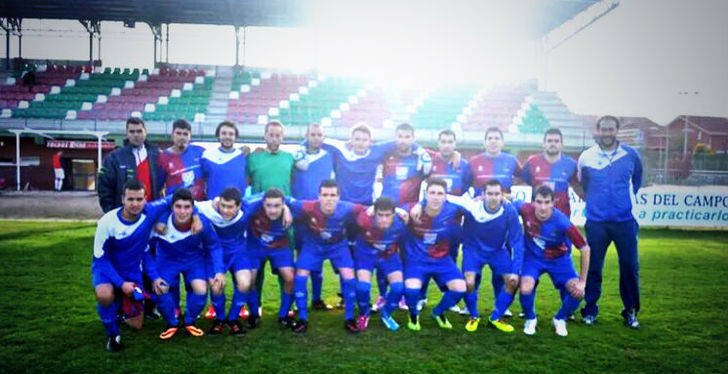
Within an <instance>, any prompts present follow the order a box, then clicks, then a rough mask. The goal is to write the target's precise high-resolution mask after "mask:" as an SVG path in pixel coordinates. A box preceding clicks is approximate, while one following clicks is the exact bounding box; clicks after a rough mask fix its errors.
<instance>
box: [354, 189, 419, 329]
mask: <svg viewBox="0 0 728 374" xmlns="http://www.w3.org/2000/svg"><path fill="white" fill-rule="evenodd" d="M356 224H357V226H358V228H359V230H358V232H357V237H356V244H355V245H354V263H355V266H356V278H357V280H358V282H357V286H356V298H357V301H358V303H359V319H358V321H357V327H358V328H359V331H364V330H366V328H367V325H368V324H369V311H370V307H369V305H370V304H369V303H370V301H371V289H372V272H373V271H374V269H375V268H376V269H377V272H381V273H382V274H385V275H386V276H387V281H388V282H389V291H388V292H387V294H386V302H385V303H384V305H383V306H382V308H381V309H380V310H381V313H382V314H381V318H382V322H384V325H385V326H387V328H388V329H390V330H392V331H394V330H397V329H399V324H397V322H396V321H395V320H394V318H392V311H394V309H395V308H396V307H397V303H398V302H399V300H400V298H401V297H402V293H403V290H404V284H403V283H402V262H401V259H400V255H399V247H400V240H401V238H402V235H403V234H404V233H405V231H406V230H407V228H406V226H405V225H406V223H405V222H404V221H402V218H400V217H398V216H397V215H395V205H394V202H393V201H392V200H391V199H389V198H386V197H380V198H379V199H377V200H376V201H375V202H374V215H373V216H372V215H371V214H370V213H369V212H368V211H364V212H361V213H359V216H358V217H357V219H356Z"/></svg>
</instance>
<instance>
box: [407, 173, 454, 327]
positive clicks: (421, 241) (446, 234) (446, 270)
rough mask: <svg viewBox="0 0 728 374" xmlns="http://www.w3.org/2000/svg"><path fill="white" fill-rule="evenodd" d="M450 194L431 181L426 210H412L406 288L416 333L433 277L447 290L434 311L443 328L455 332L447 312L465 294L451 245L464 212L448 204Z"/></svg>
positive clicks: (418, 207)
mask: <svg viewBox="0 0 728 374" xmlns="http://www.w3.org/2000/svg"><path fill="white" fill-rule="evenodd" d="M446 190H447V183H446V182H445V181H444V180H442V179H439V178H430V179H428V181H427V189H426V190H425V196H426V198H427V200H426V202H425V207H424V209H422V205H420V204H416V205H415V206H414V207H413V208H412V209H413V213H412V221H411V222H410V224H409V230H408V231H407V234H406V235H405V242H404V243H405V244H404V248H405V258H404V268H405V269H404V277H405V281H404V286H405V299H406V300H407V306H408V307H409V312H410V321H409V323H408V324H407V328H409V329H410V330H414V331H419V330H420V320H419V310H418V309H417V302H418V301H419V299H420V288H421V287H422V281H423V279H425V277H427V276H432V277H434V278H435V281H436V282H437V283H438V284H439V285H446V286H447V291H445V294H444V295H443V297H442V299H441V300H440V303H439V304H437V306H435V308H433V309H432V317H433V318H434V319H435V321H437V324H438V325H439V326H440V327H441V328H444V329H452V324H450V321H448V320H447V317H445V312H446V311H447V310H448V309H449V308H450V307H451V306H453V305H455V304H457V303H458V302H459V301H460V299H462V297H463V295H464V294H465V289H466V288H465V280H464V279H463V276H462V274H461V273H460V270H459V269H458V267H457V265H455V261H453V259H452V257H450V242H451V241H452V240H453V236H454V235H455V232H456V230H457V226H456V225H455V223H454V220H453V218H454V217H455V216H456V215H457V214H462V213H464V211H463V210H462V209H461V208H460V207H458V206H457V205H455V204H452V203H449V202H447V201H445V198H446V197H445V196H446V195H445V193H446ZM419 212H421V214H419Z"/></svg>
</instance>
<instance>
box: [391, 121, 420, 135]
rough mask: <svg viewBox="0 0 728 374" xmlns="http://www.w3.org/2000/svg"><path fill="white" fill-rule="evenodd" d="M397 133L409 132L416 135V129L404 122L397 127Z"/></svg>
mask: <svg viewBox="0 0 728 374" xmlns="http://www.w3.org/2000/svg"><path fill="white" fill-rule="evenodd" d="M395 131H409V132H411V133H413V134H414V133H415V128H414V127H412V125H410V124H409V123H407V122H403V123H400V124H399V125H397V128H396V129H395Z"/></svg>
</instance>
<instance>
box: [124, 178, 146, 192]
mask: <svg viewBox="0 0 728 374" xmlns="http://www.w3.org/2000/svg"><path fill="white" fill-rule="evenodd" d="M126 190H132V191H140V190H141V191H143V190H145V188H144V184H143V183H142V182H140V181H138V180H136V179H129V180H127V181H126V183H124V189H123V193H122V194H124V193H126Z"/></svg>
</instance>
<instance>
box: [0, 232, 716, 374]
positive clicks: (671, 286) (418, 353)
mask: <svg viewBox="0 0 728 374" xmlns="http://www.w3.org/2000/svg"><path fill="white" fill-rule="evenodd" d="M0 227H2V229H1V230H0V284H2V285H3V288H2V291H0V310H2V311H3V312H4V315H3V317H2V318H0V372H5V373H20V372H54V373H55V372H74V373H81V372H121V373H159V372H215V373H227V372H233V371H234V372H241V371H246V372H302V371H306V372H331V373H352V372H361V373H371V372H400V373H401V372H416V373H431V372H449V373H451V372H460V371H463V372H480V373H482V372H498V373H500V372H504V373H505V372H507V373H536V372H538V373H564V372H589V373H594V372H611V373H621V372H641V373H662V374H664V373H716V372H726V371H728V312H727V310H728V283H727V282H726V280H728V246H727V245H726V243H728V233H725V232H686V231H662V230H659V231H658V230H655V231H652V230H643V231H642V232H641V238H640V239H641V241H640V251H641V257H640V261H641V276H642V281H641V284H642V303H643V304H642V305H643V307H642V308H643V310H642V313H641V314H640V321H641V322H642V328H641V329H640V330H637V331H634V330H629V329H626V328H625V327H623V326H622V324H621V319H620V318H619V317H618V313H619V310H620V308H621V302H620V299H619V293H618V288H619V287H618V281H619V280H618V279H619V278H618V272H617V259H616V255H615V252H614V251H613V250H610V252H609V255H608V258H607V263H606V270H605V275H604V282H605V289H604V294H603V297H602V302H601V314H600V316H599V323H598V324H597V326H595V327H586V326H584V325H582V324H581V323H580V322H572V323H569V326H568V327H569V336H568V337H567V338H559V337H557V336H555V335H554V333H553V332H552V330H551V328H550V327H551V326H550V317H551V316H552V315H553V314H554V313H555V311H556V310H557V308H558V304H559V302H558V296H557V293H556V292H555V290H554V289H553V288H552V287H551V285H550V282H549V281H546V282H542V286H541V288H540V290H539V294H538V298H537V302H536V307H537V311H538V313H539V316H540V320H539V322H540V325H539V329H538V333H537V334H536V336H533V337H527V336H524V335H523V334H522V333H521V332H520V329H521V328H522V326H523V325H522V321H521V320H520V319H518V318H517V317H515V318H513V321H514V324H515V327H516V328H517V332H516V333H513V334H510V335H506V334H503V333H498V332H496V331H494V330H491V329H487V328H482V327H481V329H480V330H479V331H477V333H475V334H470V333H467V332H465V330H464V328H463V327H464V325H465V322H466V318H465V317H461V316H451V317H450V320H451V322H453V325H454V326H455V329H454V330H452V331H444V330H440V329H438V328H437V327H436V324H435V322H434V321H433V320H431V319H430V318H429V317H428V316H429V312H428V311H425V314H424V315H423V319H422V325H423V326H422V327H423V331H421V332H419V333H413V332H410V331H408V330H406V328H405V326H403V329H401V330H400V331H398V332H394V333H393V332H390V331H387V330H386V329H385V328H384V327H383V326H382V324H381V323H380V321H379V320H378V319H376V318H374V319H372V322H371V324H370V326H371V327H370V329H369V331H367V332H365V333H363V334H359V335H349V334H348V333H346V332H345V331H344V329H343V321H342V316H341V311H334V312H312V315H311V318H310V319H311V325H310V328H309V331H308V333H306V334H305V335H294V334H293V333H291V332H290V331H283V330H280V329H279V328H278V326H277V325H276V323H275V316H274V311H275V310H276V308H277V300H278V297H277V282H273V281H268V282H267V284H266V288H265V296H266V299H267V302H265V310H266V314H265V315H264V321H263V325H262V326H261V328H260V329H258V330H254V331H252V332H249V333H248V334H247V335H246V336H244V337H240V338H239V337H231V336H228V335H223V336H205V337H203V338H192V337H188V336H186V335H185V334H180V336H177V337H175V338H174V339H173V340H172V341H171V342H161V341H159V339H157V335H158V334H159V332H160V331H161V329H162V327H163V323H162V322H161V321H154V322H151V323H148V324H147V325H146V326H145V328H144V330H143V331H141V332H138V333H133V332H131V331H130V330H128V329H127V328H125V327H122V336H123V342H124V345H125V349H124V350H123V351H122V352H121V353H119V354H109V353H107V352H106V351H105V350H104V341H105V337H104V330H103V327H102V326H101V323H100V322H99V320H98V317H97V315H96V307H95V301H94V297H93V292H92V287H91V277H90V260H91V245H92V237H93V230H94V225H93V224H89V223H52V222H14V221H0ZM577 256H578V255H577ZM327 271H329V268H328V266H327ZM488 277H490V275H489V274H486V279H488ZM268 279H269V280H270V279H271V278H270V277H269V278H268ZM334 279H335V278H334V277H333V276H332V274H331V273H330V271H329V272H328V273H327V274H326V280H327V281H326V284H325V289H324V295H325V296H328V297H327V300H328V301H329V302H330V303H333V302H335V301H336V297H335V294H336V289H337V285H336V283H335V282H334ZM485 283H489V282H485ZM430 292H431V294H430V300H437V299H439V296H438V295H437V291H436V287H431V288H430ZM482 297H485V298H486V300H485V301H484V302H481V309H482V311H483V312H486V311H489V310H490V305H491V304H492V292H491V290H490V287H489V286H486V287H484V289H483V290H481V299H482ZM517 304H518V303H517V302H516V303H515V304H514V306H513V307H512V309H513V310H516V311H517V310H518V309H519V308H520V307H519V306H518V305H517ZM430 305H432V302H431V304H430ZM395 318H396V319H397V320H398V321H400V323H403V322H404V321H405V318H406V317H405V315H404V313H402V312H397V313H396V315H395ZM200 325H201V326H202V327H203V328H205V329H206V328H207V327H208V326H209V321H204V320H203V321H201V322H200ZM403 325H404V324H403Z"/></svg>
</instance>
